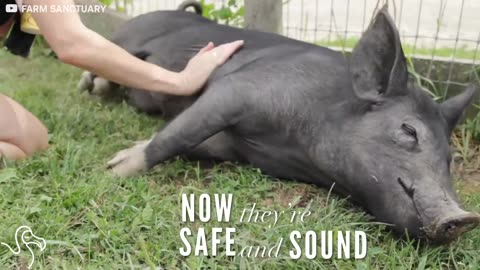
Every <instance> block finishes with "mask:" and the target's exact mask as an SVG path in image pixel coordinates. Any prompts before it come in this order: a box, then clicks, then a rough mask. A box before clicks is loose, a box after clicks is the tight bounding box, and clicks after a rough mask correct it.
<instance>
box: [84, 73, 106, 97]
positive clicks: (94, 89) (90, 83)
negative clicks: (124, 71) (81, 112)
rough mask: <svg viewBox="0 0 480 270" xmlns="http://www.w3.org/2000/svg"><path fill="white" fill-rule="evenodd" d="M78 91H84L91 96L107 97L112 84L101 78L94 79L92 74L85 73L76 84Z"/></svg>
mask: <svg viewBox="0 0 480 270" xmlns="http://www.w3.org/2000/svg"><path fill="white" fill-rule="evenodd" d="M77 88H78V90H80V91H82V92H83V91H86V92H88V93H89V94H91V95H96V96H107V95H109V94H110V92H111V90H112V83H111V82H110V81H109V80H106V79H104V78H101V77H95V76H94V75H93V74H92V73H90V72H88V71H85V72H83V73H82V77H81V78H80V81H79V82H78V84H77Z"/></svg>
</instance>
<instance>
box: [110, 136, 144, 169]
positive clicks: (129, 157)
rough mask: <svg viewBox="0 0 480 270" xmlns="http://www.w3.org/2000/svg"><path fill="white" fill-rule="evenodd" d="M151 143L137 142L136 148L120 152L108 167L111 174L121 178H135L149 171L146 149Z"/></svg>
mask: <svg viewBox="0 0 480 270" xmlns="http://www.w3.org/2000/svg"><path fill="white" fill-rule="evenodd" d="M149 143H150V141H142V142H137V143H136V145H135V146H133V147H131V148H128V149H125V150H122V151H120V152H118V153H117V154H116V155H115V157H114V158H113V159H111V160H110V161H109V162H108V163H107V165H108V168H109V169H110V170H111V172H112V173H113V174H114V175H116V176H120V177H128V176H134V175H137V174H140V173H143V172H145V171H147V162H146V161H145V148H146V147H147V145H148V144H149Z"/></svg>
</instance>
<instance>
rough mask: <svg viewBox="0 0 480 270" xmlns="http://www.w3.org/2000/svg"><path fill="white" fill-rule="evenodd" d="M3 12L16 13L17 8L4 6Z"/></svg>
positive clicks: (11, 5) (14, 5) (9, 5)
mask: <svg viewBox="0 0 480 270" xmlns="http://www.w3.org/2000/svg"><path fill="white" fill-rule="evenodd" d="M5 11H6V12H7V13H17V11H18V6H17V5H16V4H8V5H6V6H5Z"/></svg>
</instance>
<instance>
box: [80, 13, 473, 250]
mask: <svg viewBox="0 0 480 270" xmlns="http://www.w3.org/2000/svg"><path fill="white" fill-rule="evenodd" d="M238 39H244V40H245V46H244V48H243V49H242V50H241V51H239V52H238V53H236V54H235V55H234V56H233V57H232V59H231V60H229V61H227V63H226V64H224V65H223V66H222V67H220V68H219V69H218V70H217V71H216V72H215V74H214V75H213V76H212V77H211V78H210V80H209V82H208V84H207V85H206V86H205V89H204V91H203V92H202V94H201V95H199V96H196V97H173V96H166V95H162V94H158V93H150V92H146V91H142V90H137V89H125V91H124V92H123V93H124V94H125V98H126V99H127V100H128V101H129V102H130V104H131V105H132V106H135V107H136V108H138V109H140V110H141V111H144V112H147V113H161V114H163V117H164V118H166V119H168V120H171V121H170V122H169V123H168V124H167V125H166V126H165V127H164V128H163V129H162V130H161V131H160V132H159V133H158V134H156V135H155V136H154V137H153V138H152V139H151V140H149V141H145V142H141V143H139V144H137V145H136V146H134V147H132V148H130V149H126V150H123V151H121V152H119V153H118V154H117V156H116V157H115V158H114V159H112V160H111V161H110V162H109V167H110V168H111V169H112V170H113V172H114V173H115V174H117V175H119V176H131V175H134V174H138V173H141V172H145V171H147V170H148V169H150V168H152V167H154V166H156V165H158V164H161V163H162V162H164V161H166V160H168V159H170V158H173V157H175V156H178V155H181V156H184V157H188V158H191V159H213V160H220V161H224V160H229V161H238V162H245V163H250V164H252V165H253V166H256V167H258V168H260V169H262V171H263V172H265V173H267V174H269V175H272V176H275V177H279V178H287V179H296V180H299V181H304V182H309V183H314V184H318V185H321V186H323V187H330V186H332V184H333V183H335V186H334V189H333V190H334V191H335V192H337V193H340V194H342V195H348V196H350V197H351V198H352V199H353V200H354V201H355V202H356V203H358V204H360V205H362V206H363V207H364V208H365V209H367V210H368V211H369V212H370V213H372V214H373V215H374V216H375V217H376V219H377V220H379V221H382V222H386V223H390V224H393V225H394V229H395V230H396V231H398V232H405V231H407V232H408V234H409V235H410V236H413V237H424V236H425V237H426V238H428V239H430V240H432V241H435V242H450V241H452V240H454V239H456V238H458V236H460V235H461V234H462V233H464V232H465V231H468V230H470V229H473V228H475V227H476V226H478V224H479V221H480V218H479V216H478V215H477V214H473V213H469V212H466V211H464V210H462V209H461V206H460V205H459V203H458V201H457V198H456V194H455V192H454V190H453V186H452V176H451V174H450V171H449V164H450V161H451V153H450V149H449V137H450V135H451V132H452V130H453V128H454V127H455V125H456V124H457V122H458V121H459V119H460V117H461V115H462V113H463V111H464V109H465V108H466V107H467V106H468V105H469V103H470V102H471V100H472V98H473V95H474V93H475V89H474V87H473V86H472V87H468V88H467V89H466V90H465V91H464V92H463V93H462V94H460V95H458V96H456V97H453V98H451V99H449V100H447V101H445V102H443V103H441V104H437V103H435V102H434V101H433V100H432V99H431V97H430V96H429V95H428V94H427V93H426V92H424V91H422V90H421V89H420V88H419V87H418V86H416V85H415V84H413V83H411V82H410V81H409V80H408V73H407V66H406V60H405V57H404V54H403V51H402V47H401V44H400V39H399V34H398V32H397V30H396V27H395V25H394V23H393V21H392V19H391V18H390V16H389V15H388V12H387V9H386V8H383V9H382V10H381V11H379V12H378V14H377V15H376V17H375V18H374V21H373V22H372V24H371V25H370V27H369V29H368V30H367V31H366V32H365V34H364V35H363V36H362V38H361V40H360V42H359V44H358V45H357V46H356V47H355V49H354V51H353V54H352V56H351V57H350V58H349V59H346V58H345V57H344V56H343V55H342V54H340V53H338V52H335V51H332V50H329V49H327V48H323V47H319V46H315V45H312V44H308V43H304V42H300V41H296V40H292V39H288V38H286V37H282V36H279V35H275V34H270V33H262V32H255V31H248V30H243V29H236V28H231V27H227V26H223V25H218V24H216V23H214V22H211V21H209V20H207V19H204V18H202V17H200V16H198V15H195V14H192V13H187V12H182V11H159V12H153V13H150V14H146V15H143V16H139V17H137V18H135V19H132V20H131V21H130V22H128V23H127V24H125V25H124V26H122V28H121V29H120V30H119V31H118V32H117V33H116V35H115V37H114V38H113V40H114V42H116V43H117V44H119V45H120V46H122V47H123V48H125V49H127V50H128V51H129V52H130V53H132V54H134V55H136V56H137V57H139V58H142V59H145V60H146V61H149V62H152V63H155V64H158V65H161V66H163V67H166V68H169V69H172V70H176V71H180V70H182V69H183V68H184V67H185V65H186V63H187V61H188V59H190V57H192V56H193V55H194V54H195V52H196V51H197V50H198V48H200V47H202V46H203V45H205V44H206V43H207V42H208V41H213V42H214V43H215V44H221V43H225V42H230V41H233V40H238ZM192 44H194V45H195V46H196V45H198V47H196V48H192ZM125 76H128V74H125ZM80 84H81V87H82V88H86V89H88V90H90V91H92V92H94V93H97V94H104V93H106V92H109V91H110V89H112V88H113V87H112V86H113V84H111V83H109V82H107V81H105V80H104V79H102V78H95V79H94V75H92V74H89V73H85V74H84V78H83V79H82V80H81V82H80ZM114 91H116V93H117V94H118V93H119V92H120V91H119V90H118V89H117V90H114Z"/></svg>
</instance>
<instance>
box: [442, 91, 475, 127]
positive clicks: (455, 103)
mask: <svg viewBox="0 0 480 270" xmlns="http://www.w3.org/2000/svg"><path fill="white" fill-rule="evenodd" d="M476 91H477V89H476V87H475V86H474V85H473V84H472V85H470V86H468V87H467V89H466V90H465V91H463V92H462V93H461V94H458V95H456V96H454V97H452V98H449V99H447V100H446V101H444V102H443V103H442V104H440V110H441V112H442V114H443V117H444V118H445V120H446V122H447V132H448V134H450V133H451V132H452V131H453V129H454V128H455V126H456V125H457V124H458V121H459V120H460V118H461V117H462V114H463V112H464V111H465V109H466V108H467V107H468V105H470V103H471V102H472V100H473V97H474V95H475V92H476Z"/></svg>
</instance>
